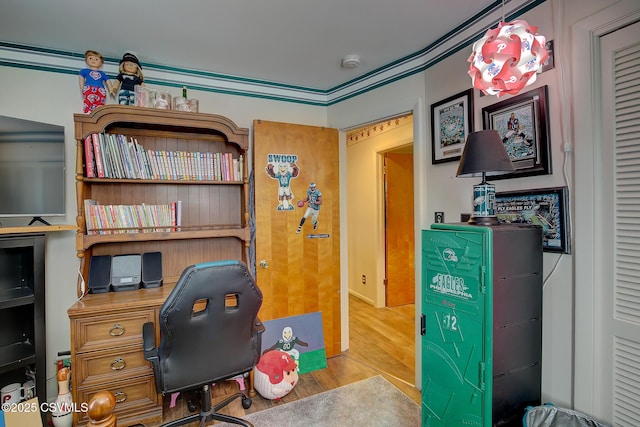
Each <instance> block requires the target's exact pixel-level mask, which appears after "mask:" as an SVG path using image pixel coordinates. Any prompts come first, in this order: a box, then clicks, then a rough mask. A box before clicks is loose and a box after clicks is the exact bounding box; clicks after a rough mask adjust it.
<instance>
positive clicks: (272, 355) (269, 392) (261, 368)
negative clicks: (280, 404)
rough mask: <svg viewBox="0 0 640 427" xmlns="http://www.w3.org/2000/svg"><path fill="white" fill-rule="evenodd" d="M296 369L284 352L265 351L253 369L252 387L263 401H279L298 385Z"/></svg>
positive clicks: (295, 365) (291, 359)
mask: <svg viewBox="0 0 640 427" xmlns="http://www.w3.org/2000/svg"><path fill="white" fill-rule="evenodd" d="M297 368H298V365H297V364H296V362H295V361H294V360H293V358H292V357H291V356H290V355H289V354H287V353H285V352H284V351H279V350H271V351H267V352H266V353H265V354H263V355H262V357H261V358H260V361H259V362H258V364H257V365H256V367H255V368H254V373H253V382H254V387H255V389H256V391H257V392H258V393H260V395H261V396H262V397H264V398H265V399H271V400H276V399H280V398H282V397H284V396H286V395H287V394H289V392H290V391H291V390H293V387H295V385H296V384H297V383H298V369H297Z"/></svg>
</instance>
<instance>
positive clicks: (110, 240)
mask: <svg viewBox="0 0 640 427" xmlns="http://www.w3.org/2000/svg"><path fill="white" fill-rule="evenodd" d="M74 122H75V139H76V168H75V170H76V202H77V216H76V223H77V234H76V251H77V255H78V257H79V258H80V273H81V277H79V280H78V297H81V296H82V298H81V299H79V301H78V302H76V303H75V304H74V305H73V306H72V307H70V308H69V310H68V314H69V318H70V321H71V357H72V364H73V366H75V367H76V368H75V370H74V375H73V376H72V381H73V384H72V385H73V393H74V401H76V402H84V401H88V400H89V399H91V397H92V396H93V395H94V394H95V393H97V392H98V391H100V390H110V391H111V392H113V393H114V394H115V395H116V401H117V403H116V408H115V413H116V415H117V417H118V423H121V422H122V423H123V425H131V424H135V423H146V422H149V423H157V422H159V421H160V419H161V418H162V398H161V396H160V395H158V394H157V392H156V390H155V386H154V383H153V372H152V370H151V368H150V366H149V364H148V363H146V362H145V361H144V360H142V359H141V357H142V343H141V334H142V329H141V327H142V323H144V322H145V321H154V322H155V321H157V319H156V318H155V317H156V316H157V313H158V309H159V307H160V306H161V304H162V302H163V301H164V299H165V297H166V296H167V295H168V292H169V291H170V289H171V287H172V286H173V285H174V284H175V283H176V282H177V280H178V278H179V277H180V275H181V273H182V271H183V270H184V269H185V268H186V267H187V266H189V265H192V264H196V263H201V262H208V261H215V260H221V259H240V260H243V261H245V262H248V252H249V245H250V230H249V211H248V206H249V180H248V176H247V150H248V135H249V131H248V129H244V128H238V127H237V126H236V125H235V124H234V123H233V122H232V121H231V120H229V119H228V118H226V117H223V116H218V115H213V114H203V113H191V112H178V111H167V110H157V109H151V108H142V107H133V106H121V105H106V106H102V107H99V108H97V109H96V110H94V111H93V112H92V113H90V114H75V115H74ZM95 133H110V134H122V135H125V136H127V137H130V138H134V139H135V140H136V141H137V143H139V144H140V145H141V147H143V148H144V150H165V151H167V152H183V153H184V152H187V153H188V152H193V153H196V152H198V153H231V156H232V157H233V158H234V159H239V160H240V159H241V161H242V162H243V164H242V167H241V168H240V170H242V176H241V179H239V180H231V181H220V180H206V179H202V177H199V179H197V180H184V179H180V180H176V179H148V178H144V179H142V178H137V179H136V178H121V177H119V178H113V177H112V178H99V177H87V174H86V170H87V169H86V164H85V161H86V157H85V151H84V150H85V144H84V142H85V138H86V137H87V136H88V135H92V134H95ZM94 155H95V153H94ZM86 199H91V200H95V201H96V203H97V204H100V205H141V204H146V205H163V204H169V203H172V202H177V201H181V205H182V209H181V212H182V222H181V225H180V227H179V228H177V227H176V229H175V231H154V230H147V229H145V227H139V228H135V227H129V226H124V227H118V228H113V229H107V230H105V229H102V231H105V232H109V233H112V234H100V233H99V232H98V233H96V234H89V233H88V230H87V224H88V221H87V218H86V217H85V200H86ZM158 251H159V252H161V253H162V274H163V287H161V288H156V289H139V290H133V291H124V292H110V293H107V294H87V295H82V291H81V286H80V284H81V283H82V282H83V281H84V282H85V283H88V282H89V280H90V277H89V265H90V259H91V257H92V256H96V255H112V256H113V255H121V254H142V253H145V252H158ZM156 323H157V322H156ZM114 328H116V329H118V333H117V334H113V335H115V336H112V334H111V331H112V330H113V329H114ZM119 328H122V330H120V329H119ZM120 332H122V333H120ZM124 355H127V357H126V359H127V365H126V366H127V367H125V368H124V369H123V370H121V371H112V369H111V368H109V363H110V362H109V361H110V360H113V358H116V357H123V358H124V357H125V356H124ZM75 421H76V424H75V425H79V426H84V425H86V424H87V423H88V421H89V420H88V418H87V417H86V415H84V414H77V415H76V420H75Z"/></svg>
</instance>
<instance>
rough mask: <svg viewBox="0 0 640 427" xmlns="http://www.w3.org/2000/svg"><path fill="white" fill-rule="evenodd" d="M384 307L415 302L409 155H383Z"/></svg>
mask: <svg viewBox="0 0 640 427" xmlns="http://www.w3.org/2000/svg"><path fill="white" fill-rule="evenodd" d="M384 164H385V249H386V266H385V270H386V277H385V283H386V287H385V295H386V298H385V299H386V306H387V307H396V306H399V305H405V304H412V303H414V302H415V268H414V258H415V256H414V247H415V242H414V233H413V230H414V225H413V155H412V154H402V153H386V154H385V162H384Z"/></svg>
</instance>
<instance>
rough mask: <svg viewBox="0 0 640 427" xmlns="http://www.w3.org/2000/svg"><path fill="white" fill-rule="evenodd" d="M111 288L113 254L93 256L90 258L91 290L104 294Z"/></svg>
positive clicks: (91, 291) (93, 292)
mask: <svg viewBox="0 0 640 427" xmlns="http://www.w3.org/2000/svg"><path fill="white" fill-rule="evenodd" d="M110 290H111V255H97V256H92V257H91V259H90V260H89V292H90V293H92V294H103V293H106V292H109V291H110Z"/></svg>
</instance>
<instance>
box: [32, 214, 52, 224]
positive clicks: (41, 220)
mask: <svg viewBox="0 0 640 427" xmlns="http://www.w3.org/2000/svg"><path fill="white" fill-rule="evenodd" d="M34 222H41V223H43V224H44V225H51V224H49V223H48V222H47V221H45V220H44V219H42V217H39V216H34V217H33V219H32V220H31V222H30V223H29V224H28V225H31V224H33V223H34Z"/></svg>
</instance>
